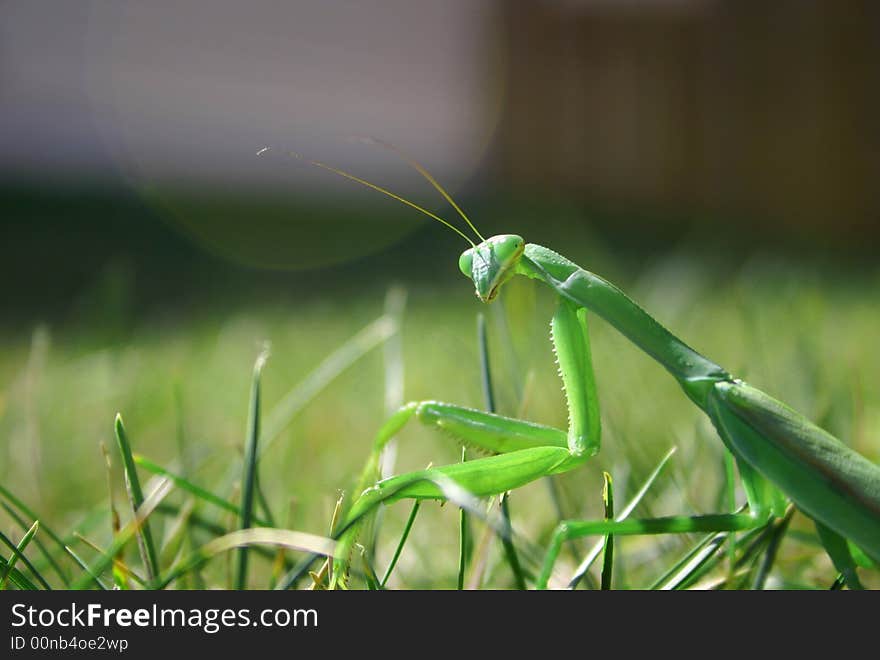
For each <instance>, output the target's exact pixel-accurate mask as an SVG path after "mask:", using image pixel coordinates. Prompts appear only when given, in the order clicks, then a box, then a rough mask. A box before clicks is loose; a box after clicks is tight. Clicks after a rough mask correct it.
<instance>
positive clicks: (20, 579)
mask: <svg viewBox="0 0 880 660" xmlns="http://www.w3.org/2000/svg"><path fill="white" fill-rule="evenodd" d="M13 547H15V546H13ZM7 568H8V569H9V570H8V571H7V572H8V573H9V581H10V582H11V583H12V584H14V585H15V586H16V587H17V588H18V589H21V590H22V591H39V589H38V588H37V585H35V584H34V583H33V582H31V581H30V579H29V578H28V577H27V576H26V575H25V574H24V573H22V572H21V571H19V570H18V569H17V568H9V564H8V563H7V561H6V559H4V558H3V557H0V569H3V570H4V571H6V569H7Z"/></svg>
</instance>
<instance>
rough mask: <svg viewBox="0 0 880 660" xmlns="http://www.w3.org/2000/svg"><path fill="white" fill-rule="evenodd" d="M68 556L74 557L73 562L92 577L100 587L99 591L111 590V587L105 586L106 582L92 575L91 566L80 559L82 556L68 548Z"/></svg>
mask: <svg viewBox="0 0 880 660" xmlns="http://www.w3.org/2000/svg"><path fill="white" fill-rule="evenodd" d="M67 554H69V555H70V556H71V557H73V560H74V561H75V562H76V563H77V564H78V565H79V567H80V568H81V569H83V570H84V571H85V572H86V573H88V574H89V575H91V576H92V581H93V582H94V583H95V584H96V585H98V589H100V590H101V591H108V590H109V589H110V587H108V586H107V585H106V584H104V582H103V581H102V580H101V578H99V577H98V576H97V575H94V574H92V569H91V568H89V565H88V564H86V563H85V562H84V561H83V560H82V559H81V558H80V556H79V555H78V554H76V553H75V552H74V551H73V548H71V547H69V546H68V548H67Z"/></svg>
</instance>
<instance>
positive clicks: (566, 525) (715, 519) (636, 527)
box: [536, 513, 767, 589]
mask: <svg viewBox="0 0 880 660" xmlns="http://www.w3.org/2000/svg"><path fill="white" fill-rule="evenodd" d="M766 520H767V518H759V517H756V516H753V515H751V514H748V513H726V514H714V515H706V516H669V517H666V518H644V519H640V520H629V519H627V520H591V521H581V520H564V521H562V522H561V523H559V526H558V527H557V528H556V531H555V532H554V533H553V538H552V540H551V542H550V547H549V548H548V549H547V555H546V557H545V559H544V566H543V568H542V569H541V575H540V576H539V577H538V581H537V583H536V586H537V588H538V589H546V588H547V582H548V581H549V580H550V574H551V573H552V571H553V566H554V564H555V563H556V558H557V557H558V556H559V551H560V549H561V548H562V544H563V543H565V542H566V541H569V540H571V539H577V538H582V537H584V536H593V535H606V534H613V535H615V536H634V535H642V534H687V533H691V532H697V533H699V532H738V531H743V530H747V529H754V528H756V527H760V526H761V525H763V524H764V523H765V522H766Z"/></svg>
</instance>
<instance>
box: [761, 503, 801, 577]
mask: <svg viewBox="0 0 880 660" xmlns="http://www.w3.org/2000/svg"><path fill="white" fill-rule="evenodd" d="M794 512H795V508H794V507H793V506H791V505H789V507H788V511H786V512H785V516H784V517H783V518H782V520H780V521H778V522H777V523H774V525H773V528H772V529H771V532H770V542H769V543H768V544H767V549H766V550H765V551H764V556H763V558H762V560H761V565H760V566H759V567H758V572H757V574H756V575H755V581H754V582H753V583H752V589H763V588H764V585H765V584H766V582H767V576H768V575H769V574H770V569H771V568H773V564H774V563H775V562H776V554H777V552H778V551H779V545H780V544H781V543H782V539H783V537H784V536H785V533H786V532H787V531H788V524H789V523H790V522H791V519H792V517H794Z"/></svg>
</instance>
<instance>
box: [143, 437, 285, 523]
mask: <svg viewBox="0 0 880 660" xmlns="http://www.w3.org/2000/svg"><path fill="white" fill-rule="evenodd" d="M134 462H135V463H136V464H137V465H138V466H140V467H142V468H144V469H145V470H146V471H147V472H152V473H153V474H156V475H159V476H161V477H165V478H166V479H168V480H170V481H172V482H173V483H174V485H175V486H177V487H178V488H180V489H181V490H185V491H187V492H188V493H192V494H193V495H195V496H196V497H197V498H199V499H200V500H203V501H205V502H207V503H208V504H213V505H214V506H216V507H218V508H220V509H223V510H224V511H227V512H229V513H232V514H235V515H236V516H237V517H239V518H241V508H240V507H238V506H236V505H235V504H233V503H232V502H230V501H228V500H225V499H223V498H222V497H220V496H219V495H215V494H214V493H212V492H211V491H209V490H206V489H205V488H202V487H201V486H197V485H196V484H194V483H193V482H192V481H189V480H188V479H185V478H184V477H182V476H180V475H178V474H175V473H174V472H170V471H169V470H166V469H165V468H163V467H162V466H161V465H159V464H157V463H154V462H153V461H151V460H150V459H148V458H147V457H146V456H143V455H141V454H135V455H134ZM163 511H164V509H163ZM251 520H252V522H255V523H256V524H258V525H260V526H261V527H271V525H270V524H269V522H268V521H267V520H265V519H263V518H258V517H257V516H256V515H253V514H252V518H251Z"/></svg>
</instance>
